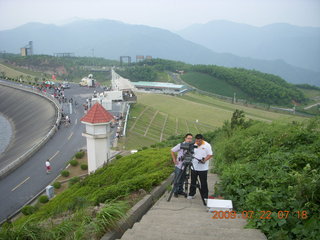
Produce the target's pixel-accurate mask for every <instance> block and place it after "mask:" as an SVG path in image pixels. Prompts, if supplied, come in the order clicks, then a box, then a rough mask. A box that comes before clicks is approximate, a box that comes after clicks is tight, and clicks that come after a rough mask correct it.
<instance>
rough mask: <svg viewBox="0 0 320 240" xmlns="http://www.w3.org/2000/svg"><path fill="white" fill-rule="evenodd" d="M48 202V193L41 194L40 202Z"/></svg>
mask: <svg viewBox="0 0 320 240" xmlns="http://www.w3.org/2000/svg"><path fill="white" fill-rule="evenodd" d="M47 202H49V198H48V196H46V195H41V196H40V197H39V203H47Z"/></svg>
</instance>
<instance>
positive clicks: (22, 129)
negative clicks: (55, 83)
mask: <svg viewBox="0 0 320 240" xmlns="http://www.w3.org/2000/svg"><path fill="white" fill-rule="evenodd" d="M0 111H1V113H2V114H4V115H5V116H6V117H7V118H8V119H9V120H10V122H11V124H12V125H13V126H12V128H13V134H12V135H13V137H12V140H11V142H10V144H9V146H8V147H7V149H6V151H5V152H4V153H2V154H0V169H3V168H4V167H5V166H7V165H8V164H9V163H11V162H13V161H14V160H15V159H16V158H17V156H21V155H23V154H24V153H25V152H27V151H28V150H29V149H30V148H32V147H33V146H34V145H36V144H37V143H38V142H40V141H41V140H42V139H43V138H44V137H45V136H46V135H47V134H48V132H49V131H50V130H51V128H52V127H53V126H54V124H55V118H56V109H55V106H54V104H53V103H52V102H50V101H48V100H47V99H46V98H44V97H39V96H37V95H36V94H33V93H30V92H26V91H23V90H19V89H16V88H12V87H8V86H5V85H0Z"/></svg>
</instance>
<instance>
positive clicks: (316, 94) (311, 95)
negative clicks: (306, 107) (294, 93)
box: [300, 89, 320, 99]
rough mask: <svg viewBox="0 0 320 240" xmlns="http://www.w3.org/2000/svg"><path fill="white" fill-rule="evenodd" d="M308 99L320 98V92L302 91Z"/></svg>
mask: <svg viewBox="0 0 320 240" xmlns="http://www.w3.org/2000/svg"><path fill="white" fill-rule="evenodd" d="M300 90H301V91H302V92H303V93H304V94H305V95H306V97H308V98H311V99H312V98H315V97H317V98H320V90H312V89H300Z"/></svg>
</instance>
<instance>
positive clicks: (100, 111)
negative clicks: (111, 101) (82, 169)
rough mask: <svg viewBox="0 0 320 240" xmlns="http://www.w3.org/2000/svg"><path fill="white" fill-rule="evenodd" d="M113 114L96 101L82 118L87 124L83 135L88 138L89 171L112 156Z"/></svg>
mask: <svg viewBox="0 0 320 240" xmlns="http://www.w3.org/2000/svg"><path fill="white" fill-rule="evenodd" d="M113 119H114V118H113V116H112V115H111V114H110V113H109V112H108V111H107V110H105V109H104V108H103V107H102V106H101V105H100V104H99V103H96V104H94V105H93V106H92V108H91V109H90V110H89V111H88V113H87V114H86V115H85V116H84V117H83V118H81V122H82V123H84V124H85V125H86V130H85V132H84V133H82V136H84V137H86V138H87V153H88V171H89V173H92V172H94V171H96V170H97V169H98V168H99V167H101V166H102V165H103V164H104V163H106V162H107V161H108V158H109V156H110V123H111V121H112V120H113Z"/></svg>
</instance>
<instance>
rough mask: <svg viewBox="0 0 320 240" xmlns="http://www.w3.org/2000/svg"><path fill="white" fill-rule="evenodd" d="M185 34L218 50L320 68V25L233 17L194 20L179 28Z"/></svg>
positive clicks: (180, 33) (194, 40)
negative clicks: (257, 22) (263, 22)
mask: <svg viewBox="0 0 320 240" xmlns="http://www.w3.org/2000/svg"><path fill="white" fill-rule="evenodd" d="M178 34H179V35H180V36H182V37H183V38H185V39H187V40H190V41H192V42H195V43H198V44H201V45H203V46H205V47H207V48H209V49H211V50H213V51H216V52H220V53H221V52H227V53H232V54H235V55H238V56H241V57H251V58H256V59H265V60H277V59H280V60H283V61H285V62H287V63H289V64H291V65H294V66H297V67H302V68H305V69H309V70H313V71H320V28H319V27H299V26H293V25H290V24H285V23H275V24H270V25H266V26H263V27H255V26H250V25H246V24H240V23H234V22H229V21H222V20H221V21H211V22H208V23H206V24H194V25H191V26H189V27H187V28H185V29H183V30H181V31H179V32H178Z"/></svg>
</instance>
